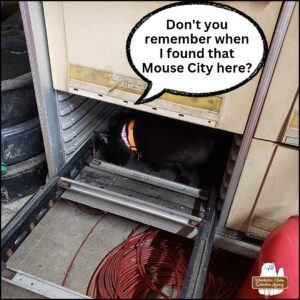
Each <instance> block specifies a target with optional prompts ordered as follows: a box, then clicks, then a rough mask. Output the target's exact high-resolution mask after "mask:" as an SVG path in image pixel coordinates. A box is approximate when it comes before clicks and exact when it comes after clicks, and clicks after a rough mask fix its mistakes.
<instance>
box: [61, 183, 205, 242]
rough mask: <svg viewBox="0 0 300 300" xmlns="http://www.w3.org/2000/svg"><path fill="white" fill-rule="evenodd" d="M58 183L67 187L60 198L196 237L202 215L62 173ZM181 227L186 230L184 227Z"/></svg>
mask: <svg viewBox="0 0 300 300" xmlns="http://www.w3.org/2000/svg"><path fill="white" fill-rule="evenodd" d="M59 186H60V187H63V188H65V189H66V191H65V192H64V193H63V195H62V198H64V199H67V200H70V201H73V202H77V203H81V204H84V205H88V206H90V207H94V208H97V209H101V210H103V211H105V212H109V213H113V214H116V215H119V216H122V217H125V218H129V219H132V220H135V221H138V222H142V223H144V224H147V225H151V226H155V227H158V228H161V229H164V230H167V231H169V232H172V233H177V234H180V235H183V236H186V237H188V238H193V237H195V235H196V233H197V231H198V225H199V223H200V222H201V218H199V217H195V216H192V215H189V214H186V213H182V212H179V211H176V210H173V209H170V208H166V207H163V206H159V205H156V204H153V203H149V202H146V201H142V200H140V199H137V198H133V197H129V196H126V195H122V194H119V193H116V192H112V191H109V190H106V189H104V188H98V187H94V186H91V185H89V184H86V183H82V182H78V181H75V180H72V179H68V178H64V177H61V178H60V181H59ZM183 228H184V229H185V230H183Z"/></svg>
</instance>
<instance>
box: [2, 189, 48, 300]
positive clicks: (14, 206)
mask: <svg viewBox="0 0 300 300" xmlns="http://www.w3.org/2000/svg"><path fill="white" fill-rule="evenodd" d="M31 196H32V195H29V196H26V197H24V198H21V199H18V200H15V201H13V202H8V203H1V230H2V228H4V226H5V225H6V224H7V223H8V222H9V220H10V219H11V218H12V217H13V216H14V215H15V214H16V213H17V212H18V211H19V210H20V209H21V208H22V206H23V205H24V204H25V203H26V202H27V201H28V200H29V199H30V198H31ZM1 299H44V297H42V296H39V295H37V294H34V293H31V292H30V291H27V290H24V289H22V288H19V287H16V286H15V285H11V284H9V283H7V282H4V281H2V280H1Z"/></svg>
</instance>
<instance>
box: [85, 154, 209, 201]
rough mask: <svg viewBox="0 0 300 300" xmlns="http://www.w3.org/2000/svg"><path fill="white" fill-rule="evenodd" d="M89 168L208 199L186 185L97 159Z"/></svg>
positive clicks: (206, 193)
mask: <svg viewBox="0 0 300 300" xmlns="http://www.w3.org/2000/svg"><path fill="white" fill-rule="evenodd" d="M90 167H92V168H95V169H99V170H103V171H107V172H110V173H113V174H116V175H121V176H124V177H127V178H131V179H135V180H138V181H141V182H145V183H149V184H152V185H155V186H159V187H162V188H165V189H167V190H170V191H175V192H178V193H181V194H184V195H187V196H191V197H195V198H199V199H202V200H207V199H208V194H209V193H208V192H206V191H203V190H201V189H198V188H195V187H190V186H188V185H184V184H181V183H178V182H174V181H171V180H167V179H163V178H161V177H156V176H153V175H148V174H145V173H142V172H139V171H134V170H130V169H127V168H124V167H119V166H116V165H113V164H110V163H107V162H104V161H101V160H98V159H93V160H92V161H91V163H90Z"/></svg>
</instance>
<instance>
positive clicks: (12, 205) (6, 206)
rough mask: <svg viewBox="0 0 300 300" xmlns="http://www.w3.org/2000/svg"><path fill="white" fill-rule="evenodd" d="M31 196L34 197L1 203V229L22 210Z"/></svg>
mask: <svg viewBox="0 0 300 300" xmlns="http://www.w3.org/2000/svg"><path fill="white" fill-rule="evenodd" d="M31 196H32V195H29V196H26V197H24V198H21V199H18V200H15V201H12V202H7V203H1V229H2V228H3V227H4V226H5V225H6V224H7V222H8V221H9V220H10V219H11V218H12V217H13V216H14V215H15V214H16V213H17V212H18V211H19V210H20V209H21V208H22V206H23V205H24V204H25V203H26V202H27V201H28V200H29V199H30V198H31Z"/></svg>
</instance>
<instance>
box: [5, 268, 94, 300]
mask: <svg viewBox="0 0 300 300" xmlns="http://www.w3.org/2000/svg"><path fill="white" fill-rule="evenodd" d="M5 273H6V274H9V275H11V276H7V277H5V276H1V280H3V281H5V282H8V283H10V284H13V285H16V286H19V287H21V288H23V289H26V290H29V291H31V292H33V293H36V294H38V295H42V296H45V297H47V298H50V299H51V298H52V299H93V298H91V297H88V296H86V295H84V294H81V293H78V292H75V291H73V290H71V289H68V288H65V287H62V286H61V285H58V284H55V283H53V282H50V281H48V280H44V279H42V278H39V277H36V276H33V275H31V274H28V273H25V272H23V271H20V270H17V269H14V268H8V269H5Z"/></svg>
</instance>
